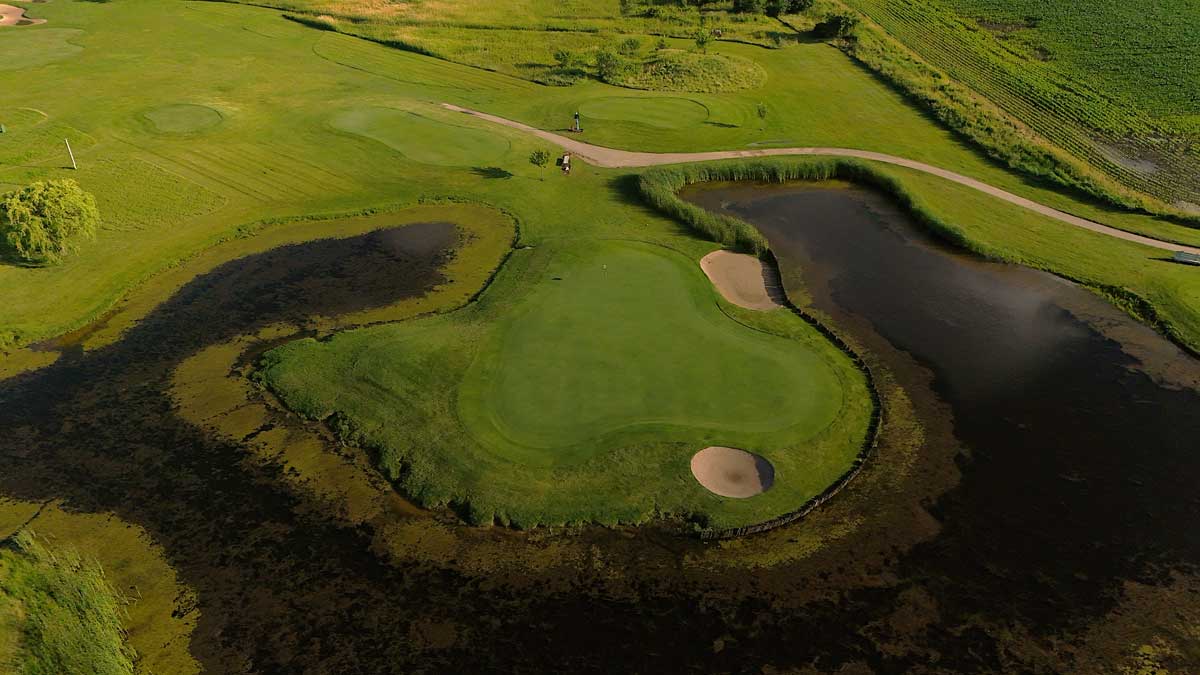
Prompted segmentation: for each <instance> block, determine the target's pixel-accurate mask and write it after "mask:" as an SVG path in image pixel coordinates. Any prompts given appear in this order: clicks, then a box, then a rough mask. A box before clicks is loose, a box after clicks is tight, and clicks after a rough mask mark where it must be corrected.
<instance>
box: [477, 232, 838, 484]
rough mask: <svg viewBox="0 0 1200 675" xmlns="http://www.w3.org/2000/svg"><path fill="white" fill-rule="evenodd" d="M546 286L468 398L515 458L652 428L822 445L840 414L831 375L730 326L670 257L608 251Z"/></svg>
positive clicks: (550, 459) (637, 250) (679, 260)
mask: <svg viewBox="0 0 1200 675" xmlns="http://www.w3.org/2000/svg"><path fill="white" fill-rule="evenodd" d="M546 274H547V275H548V278H549V280H543V282H542V283H541V284H539V285H538V287H537V289H536V290H535V291H534V292H533V293H532V294H531V295H530V296H529V297H528V299H527V300H526V301H525V302H524V304H523V306H522V307H521V308H520V309H519V310H517V311H515V312H512V313H511V314H510V315H509V316H508V317H506V319H505V320H504V321H503V322H502V324H501V325H500V326H499V328H498V330H497V332H496V334H495V336H494V338H493V339H492V341H491V343H490V344H489V345H488V347H487V348H486V349H485V350H484V351H483V353H482V354H481V355H480V356H479V358H477V359H476V361H475V365H474V366H473V367H472V368H471V370H470V371H469V372H468V374H467V377H466V379H465V381H464V382H463V385H462V389H461V391H462V397H461V399H460V405H459V413H460V415H461V416H462V419H463V421H464V422H465V423H466V425H467V427H468V429H470V430H471V432H472V433H473V434H474V435H476V436H477V437H478V438H480V439H481V440H483V441H485V442H488V443H489V445H490V446H491V447H492V448H494V449H495V450H496V451H498V452H503V453H504V455H505V457H506V458H507V459H511V460H514V461H522V462H529V463H534V464H556V463H562V462H564V461H576V460H579V459H583V458H587V457H589V456H591V455H593V454H595V453H597V452H602V451H603V450H604V448H605V446H606V445H607V444H606V443H597V442H596V441H599V440H600V439H603V438H604V437H606V436H613V435H620V434H623V433H627V432H631V431H638V430H648V429H654V430H655V431H656V435H657V436H658V437H660V438H669V437H672V436H674V437H676V438H681V439H682V438H687V437H689V436H692V435H694V434H695V432H696V431H697V430H706V431H709V432H724V433H732V434H748V433H749V434H769V433H771V432H779V431H781V430H784V429H788V428H790V427H796V428H795V429H793V431H794V432H796V433H800V434H801V435H803V434H812V433H815V432H816V431H818V430H820V429H822V428H824V427H825V426H826V425H828V424H829V423H830V422H831V421H832V419H833V418H834V416H835V415H836V414H837V412H838V408H839V406H840V403H841V398H840V396H834V397H831V396H829V394H830V392H835V391H837V389H838V383H837V378H836V376H835V375H834V373H833V371H832V369H831V368H830V366H829V364H828V363H826V362H825V361H823V360H822V359H820V358H819V357H818V356H817V355H816V354H814V353H813V352H811V351H809V350H807V349H805V348H803V347H802V346H800V345H798V344H797V343H795V342H794V341H791V340H787V339H785V338H781V337H778V336H775V335H768V334H766V333H762V332H759V331H755V330H751V329H749V328H747V327H745V326H742V325H740V324H738V323H735V322H733V321H730V320H729V318H728V317H726V316H725V315H724V314H722V313H721V311H720V310H719V309H718V307H717V305H716V303H715V302H713V297H712V291H711V289H710V288H706V287H705V286H704V285H702V284H698V283H697V279H696V276H697V275H696V273H695V271H694V270H692V269H691V261H689V260H686V259H685V258H683V257H682V256H680V255H679V254H677V253H675V252H673V251H669V250H667V249H663V248H660V247H656V246H651V245H646V244H634V243H627V242H603V243H600V242H597V243H593V244H590V245H588V246H587V247H580V248H575V249H571V250H569V251H565V252H563V253H561V254H560V255H559V256H557V257H556V259H555V260H554V261H553V262H552V263H551V265H550V267H549V269H548V271H547V272H546ZM556 279H560V280H556ZM589 441H591V442H590V443H589Z"/></svg>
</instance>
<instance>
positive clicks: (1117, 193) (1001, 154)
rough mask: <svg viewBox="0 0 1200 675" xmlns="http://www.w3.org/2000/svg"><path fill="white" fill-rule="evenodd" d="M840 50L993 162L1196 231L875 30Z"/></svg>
mask: <svg viewBox="0 0 1200 675" xmlns="http://www.w3.org/2000/svg"><path fill="white" fill-rule="evenodd" d="M839 46H840V47H841V48H842V50H843V51H845V52H846V53H847V54H848V55H850V56H851V57H852V58H854V59H855V60H856V61H858V62H859V63H861V64H862V65H864V66H865V67H867V68H869V69H870V70H872V71H874V72H875V73H877V74H878V75H879V76H880V77H882V78H883V79H884V80H886V81H887V82H888V83H890V84H891V85H892V86H893V87H895V88H896V89H898V90H899V91H900V92H902V93H903V94H904V95H906V96H907V97H908V98H910V99H912V100H913V101H914V102H915V103H917V104H918V105H920V106H921V107H922V108H924V109H925V110H928V111H929V112H930V113H931V114H932V115H933V116H934V117H936V118H937V119H938V120H940V121H941V122H942V123H943V124H945V125H946V126H947V127H949V128H950V129H952V130H953V131H955V132H957V133H959V134H961V135H962V136H964V137H966V138H967V139H968V140H970V141H971V142H973V143H975V144H976V145H977V146H978V147H979V148H980V149H981V150H983V151H984V152H985V153H986V154H987V155H988V156H990V157H991V158H993V159H995V160H997V161H999V162H1001V163H1003V164H1005V165H1007V166H1008V167H1009V168H1012V169H1015V170H1017V171H1020V172H1022V173H1025V174H1027V175H1030V176H1034V177H1036V178H1038V179H1041V180H1045V181H1048V182H1052V183H1055V184H1058V185H1062V186H1065V187H1068V188H1071V189H1073V190H1075V191H1077V192H1079V193H1081V194H1083V195H1086V196H1088V197H1090V198H1091V199H1096V200H1099V201H1101V202H1104V203H1107V204H1112V205H1114V206H1118V207H1120V208H1122V209H1127V210H1132V211H1140V212H1144V213H1148V214H1152V215H1159V216H1167V217H1170V218H1171V219H1172V220H1175V221H1178V222H1180V223H1182V224H1187V225H1191V226H1197V225H1200V216H1198V215H1196V214H1193V213H1188V212H1186V211H1182V210H1181V209H1179V208H1177V207H1175V206H1173V205H1171V204H1168V203H1167V202H1166V201H1165V200H1164V198H1163V196H1162V194H1161V193H1159V191H1158V190H1156V189H1155V188H1154V187H1153V186H1149V185H1147V184H1144V183H1143V182H1141V181H1139V180H1136V176H1134V175H1132V174H1129V172H1127V171H1126V172H1123V173H1122V175H1121V177H1120V178H1115V177H1113V176H1111V175H1109V173H1107V172H1106V169H1109V170H1117V169H1119V167H1116V166H1115V165H1113V164H1112V162H1110V161H1108V160H1105V159H1104V158H1103V157H1100V156H1096V155H1094V153H1093V154H1088V155H1087V156H1086V157H1085V158H1079V157H1077V156H1075V154H1073V153H1072V152H1071V151H1072V150H1074V151H1075V152H1076V153H1078V152H1081V150H1080V148H1079V147H1074V146H1073V147H1072V148H1067V149H1064V146H1063V144H1062V143H1058V142H1055V141H1054V140H1049V139H1047V137H1046V136H1045V131H1046V129H1045V128H1044V127H1040V126H1039V127H1038V129H1037V130H1036V131H1035V130H1034V129H1031V128H1030V126H1029V122H1030V120H1026V119H1021V120H1018V119H1016V118H1014V117H1013V116H1012V115H1010V114H1009V113H1008V112H1006V111H1005V110H1003V109H1001V108H1000V107H998V106H997V105H996V104H995V103H993V102H992V101H990V100H987V99H984V98H982V97H981V96H979V95H978V94H976V93H975V92H974V91H972V90H971V89H969V88H968V87H967V86H964V85H963V84H960V83H959V82H957V81H955V80H953V79H951V78H950V77H948V76H947V75H946V74H945V73H943V72H942V71H941V70H939V69H938V68H936V67H934V66H933V65H931V64H930V63H929V62H927V61H925V60H924V59H922V58H921V57H920V56H918V55H917V54H915V53H914V52H912V51H911V50H910V49H909V48H908V47H907V46H905V45H903V44H901V43H900V42H898V41H897V40H895V39H893V38H892V37H890V36H888V35H887V34H885V33H884V32H883V31H882V30H880V29H879V28H877V27H876V26H874V25H873V24H871V23H870V22H862V23H860V24H859V26H858V27H857V28H856V29H855V32H854V35H853V37H852V38H851V39H847V40H842V41H839Z"/></svg>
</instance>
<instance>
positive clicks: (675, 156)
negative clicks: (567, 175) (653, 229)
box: [442, 103, 1200, 255]
mask: <svg viewBox="0 0 1200 675" xmlns="http://www.w3.org/2000/svg"><path fill="white" fill-rule="evenodd" d="M442 107H444V108H446V109H447V110H453V111H455V112H460V113H464V114H467V115H472V116H474V117H478V118H480V119H483V120H487V121H489V122H494V123H496V124H503V125H504V126H506V127H512V128H513V129H520V130H521V131H525V132H527V133H530V134H533V135H535V136H537V137H538V138H542V139H544V140H547V141H550V142H551V143H554V144H555V145H558V146H559V147H561V148H563V149H565V150H567V151H569V152H571V153H573V154H576V155H579V156H580V157H582V158H584V159H586V160H588V161H589V162H591V163H592V164H595V165H597V166H602V167H607V168H614V169H615V168H630V167H642V166H657V165H661V164H682V163H684V162H707V161H712V160H716V159H737V158H740V157H777V156H781V155H818V156H827V157H854V158H857V159H868V160H871V161H874V162H882V163H884V164H894V165H896V166H903V167H907V168H909V169H915V170H917V171H921V172H923V173H927V174H931V175H934V176H938V177H940V178H945V179H946V180H948V181H951V182H954V183H958V184H959V185H965V186H967V187H969V188H972V189H975V190H978V191H980V192H983V193H985V194H989V195H991V196H993V197H995V198H997V199H1000V200H1003V201H1006V202H1008V203H1010V204H1016V205H1017V206H1020V207H1022V208H1026V209H1029V210H1030V211H1033V212H1035V213H1039V214H1041V215H1043V216H1046V217H1048V218H1053V219H1055V220H1058V221H1062V222H1064V223H1067V224H1068V225H1074V226H1075V227H1080V228H1083V229H1085V230H1091V231H1092V232H1099V233H1100V234H1104V235H1108V236H1110V237H1115V238H1117V239H1124V240H1125V241H1132V242H1135V243H1138V244H1142V245H1145V246H1152V247H1154V248H1157V249H1162V250H1164V251H1185V252H1187V253H1195V254H1197V255H1200V248H1196V247H1194V246H1185V245H1183V244H1173V243H1171V242H1166V241H1161V240H1159V239H1154V238H1151V237H1146V236H1143V235H1140V234H1134V233H1132V232H1126V231H1124V230H1118V229H1117V228H1115V227H1109V226H1108V225H1101V224H1100V223H1097V222H1095V221H1091V220H1088V219H1086V218H1080V217H1079V216H1073V215H1071V214H1069V213H1065V212H1063V211H1059V210H1058V209H1055V208H1051V207H1049V206H1046V205H1044V204H1039V203H1037V202H1035V201H1033V200H1031V199H1026V198H1024V197H1020V196H1017V195H1015V194H1013V193H1011V192H1007V191H1005V190H1001V189H1000V188H998V187H993V186H991V185H988V184H987V183H984V182H982V181H978V180H975V179H974V178H970V177H968V176H964V175H962V174H960V173H954V172H953V171H947V170H946V169H941V168H938V167H936V166H933V165H932V164H925V163H924V162H917V161H914V160H911V159H905V158H903V157H896V156H895V155H885V154H883V153H881V152H871V151H869V150H854V149H851V148H764V149H759V150H716V151H712V152H633V151H629V150H616V149H614V148H605V147H602V146H599V145H592V144H590V143H583V142H581V141H577V140H574V139H571V138H567V137H565V136H560V135H558V134H555V133H552V132H549V131H545V130H543V129H537V128H535V127H531V126H529V125H528V124H522V123H520V122H516V121H513V120H510V119H505V118H503V117H497V116H496V115H489V114H487V113H483V112H479V111H477V110H470V109H468V108H461V107H459V106H456V105H452V104H449V103H443V104H442Z"/></svg>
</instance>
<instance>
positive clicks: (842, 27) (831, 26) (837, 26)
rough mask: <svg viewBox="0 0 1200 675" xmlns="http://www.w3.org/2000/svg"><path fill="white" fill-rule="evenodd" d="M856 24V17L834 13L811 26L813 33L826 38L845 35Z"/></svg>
mask: <svg viewBox="0 0 1200 675" xmlns="http://www.w3.org/2000/svg"><path fill="white" fill-rule="evenodd" d="M857 25H858V19H856V18H854V17H853V16H850V15H849V14H834V15H833V16H830V17H828V18H826V19H825V20H824V21H822V22H821V23H818V24H817V25H816V26H813V34H814V35H816V36H817V37H819V38H826V39H829V38H838V37H846V36H847V35H849V34H850V31H852V30H854V27H855V26H857Z"/></svg>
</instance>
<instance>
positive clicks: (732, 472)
mask: <svg viewBox="0 0 1200 675" xmlns="http://www.w3.org/2000/svg"><path fill="white" fill-rule="evenodd" d="M692 475H693V476H695V477H696V480H697V481H699V483H700V484H701V485H703V486H704V487H705V489H707V490H708V491H709V492H712V493H714V494H718V495H721V496H722V497H733V498H735V499H745V498H746V497H753V496H754V495H759V494H762V493H764V492H766V491H767V490H769V489H771V485H773V484H774V483H775V467H773V466H771V463H770V462H768V461H767V460H766V459H765V458H763V457H760V456H759V455H756V454H754V453H752V452H746V451H745V450H739V449H737V448H726V447H724V446H720V445H713V446H709V447H707V448H705V449H703V450H701V451H700V452H697V453H696V454H694V455H692Z"/></svg>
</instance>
